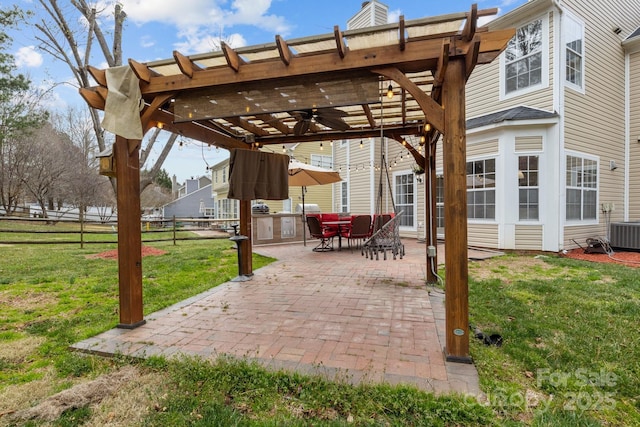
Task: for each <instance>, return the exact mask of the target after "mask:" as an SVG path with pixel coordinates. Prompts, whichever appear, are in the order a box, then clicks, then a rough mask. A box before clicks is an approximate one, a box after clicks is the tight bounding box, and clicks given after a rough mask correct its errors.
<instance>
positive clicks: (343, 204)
mask: <svg viewBox="0 0 640 427" xmlns="http://www.w3.org/2000/svg"><path fill="white" fill-rule="evenodd" d="M340 212H349V185H348V183H347V182H346V181H342V182H341V183H340Z"/></svg>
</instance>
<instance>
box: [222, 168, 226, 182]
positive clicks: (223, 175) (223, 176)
mask: <svg viewBox="0 0 640 427" xmlns="http://www.w3.org/2000/svg"><path fill="white" fill-rule="evenodd" d="M222 182H227V168H226V167H224V168H222Z"/></svg>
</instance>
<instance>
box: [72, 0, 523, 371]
mask: <svg viewBox="0 0 640 427" xmlns="http://www.w3.org/2000/svg"><path fill="white" fill-rule="evenodd" d="M496 13H497V9H487V10H478V8H477V6H476V5H473V6H472V8H471V11H470V12H466V13H454V14H449V15H443V16H437V17H431V18H424V19H419V20H412V21H405V20H404V17H401V18H400V21H399V22H398V23H396V24H388V25H383V26H378V27H370V28H364V29H358V30H346V31H341V30H340V28H339V27H337V26H336V27H334V31H333V33H330V34H324V35H319V36H313V37H305V38H300V39H293V40H285V39H283V38H282V37H280V36H276V37H275V41H274V42H273V43H267V44H263V45H258V46H249V47H243V48H238V49H233V48H231V47H230V46H229V45H227V44H225V43H222V46H221V51H220V52H209V53H205V54H200V55H191V56H186V55H183V54H181V53H180V52H177V51H174V52H173V56H172V58H170V59H166V60H161V61H152V62H148V63H145V64H143V63H139V62H136V61H134V60H132V59H130V60H129V67H131V69H132V70H133V72H134V73H135V75H136V76H137V78H138V79H139V87H140V91H141V95H142V100H143V101H144V105H145V107H144V109H143V110H142V112H141V122H142V128H143V129H144V130H145V131H147V130H148V129H150V128H151V127H154V126H158V127H162V128H164V129H166V130H168V131H171V132H174V133H178V134H180V135H184V136H185V137H189V138H193V139H196V140H199V141H202V142H203V143H206V144H210V145H216V146H218V147H221V148H225V149H235V148H240V149H249V150H255V149H258V148H259V147H261V146H266V145H272V144H291V143H304V142H311V141H326V140H343V139H357V138H369V137H379V136H381V135H382V136H386V137H388V138H390V139H393V140H395V141H398V143H400V144H402V145H403V146H405V147H406V149H407V150H408V151H409V153H410V154H411V155H412V156H413V158H414V159H415V161H416V163H417V164H418V165H420V166H421V167H424V168H425V171H428V173H431V174H435V172H434V171H433V170H432V169H433V166H434V165H435V161H434V156H435V149H434V147H435V141H436V140H437V139H438V137H439V136H440V135H443V136H444V156H445V159H444V165H445V200H446V201H447V203H446V204H445V217H446V220H447V225H448V227H447V240H446V241H445V248H446V254H445V255H446V259H445V265H446V270H447V290H446V292H447V297H446V309H447V330H446V337H447V342H446V352H447V357H450V358H451V359H452V360H460V361H467V360H468V359H469V355H468V345H469V340H468V325H467V321H468V320H467V317H468V308H467V304H468V302H467V276H466V274H467V271H466V270H467V264H466V262H467V261H466V259H467V257H466V251H467V247H466V243H467V242H466V199H465V197H464V195H465V194H466V182H465V162H466V158H465V145H466V136H465V134H466V129H465V101H464V87H465V83H466V81H467V79H468V78H469V75H470V74H471V72H472V71H473V69H474V67H475V66H476V65H477V64H485V63H489V62H492V61H493V60H494V59H495V58H496V57H497V56H498V55H499V54H500V52H502V50H503V49H504V48H505V47H506V44H507V42H508V41H509V40H510V39H511V37H512V36H513V35H514V30H501V31H493V32H489V31H488V30H487V29H486V28H479V27H478V26H477V20H478V18H479V17H483V16H491V15H495V14H496ZM89 71H90V73H91V75H92V76H93V77H94V79H95V80H96V82H97V83H98V85H97V86H95V87H93V88H90V89H81V94H82V96H83V97H84V99H85V100H86V102H87V103H88V104H89V105H91V106H92V107H95V108H98V109H104V108H105V100H106V98H107V97H108V95H109V93H108V92H109V90H108V87H107V79H106V77H105V70H99V69H96V68H93V67H90V69H89ZM389 85H391V87H392V89H393V90H394V93H395V95H394V99H392V100H388V99H386V97H385V96H384V95H385V93H386V91H387V87H388V86H389ZM398 94H399V96H398ZM323 111H330V112H332V114H334V116H333V117H336V118H331V119H330V120H329V119H324V120H323V119H322V117H320V114H321V113H322V112H323ZM301 120H306V121H307V123H304V126H300V125H296V124H299V121H301ZM414 135H422V136H424V137H425V139H426V147H425V148H426V149H425V153H426V157H425V156H424V155H422V154H421V153H419V152H418V150H416V149H415V147H412V146H411V145H410V144H407V143H406V139H405V138H406V137H410V136H414ZM138 151H139V141H130V140H126V139H124V138H123V137H120V136H117V138H116V143H115V146H114V154H115V159H116V179H117V180H118V222H119V228H118V231H119V250H120V251H121V253H120V257H119V260H123V261H119V262H120V264H119V269H120V324H121V326H122V327H135V326H137V325H139V324H140V323H142V322H144V319H143V317H142V301H141V296H140V295H141V287H142V272H141V254H140V233H139V228H140V222H139V192H136V185H135V183H134V181H137V180H139V164H136V161H135V159H136V157H137V156H138V155H139V153H138ZM122 166H127V167H122ZM425 187H426V200H427V203H433V200H434V197H433V196H434V188H435V187H433V186H425ZM432 187H433V188H432ZM138 189H139V185H138ZM461 195H462V196H461ZM249 203H250V201H241V207H240V219H241V221H240V233H241V234H244V235H246V236H249V237H250V236H251V235H252V233H251V208H250V205H249ZM434 220H435V218H429V219H428V223H430V224H431V227H428V230H429V231H428V233H430V234H431V237H435V234H434V233H435V225H434V222H432V221H434ZM450 224H456V225H455V226H452V227H449V225H450ZM456 228H457V230H454V229H456ZM121 230H123V233H125V232H126V233H127V236H124V235H120V231H121ZM136 231H137V233H136ZM120 237H122V239H120ZM121 240H122V242H123V243H122V244H121V243H120V241H121ZM242 244H243V245H245V246H244V248H243V251H242V253H243V259H242V263H241V264H242V265H243V266H244V267H243V268H244V271H243V272H241V274H248V275H250V274H252V265H251V252H252V247H251V239H249V240H247V241H245V242H244V243H242ZM125 259H126V260H127V261H124V260H125ZM426 262H427V264H428V265H429V267H430V268H428V269H427V270H428V272H429V273H428V275H427V279H428V280H431V279H433V277H434V276H433V274H434V273H433V272H434V270H433V267H434V265H433V262H434V260H433V259H429V258H427V259H426Z"/></svg>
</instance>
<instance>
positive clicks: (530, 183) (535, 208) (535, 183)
mask: <svg viewBox="0 0 640 427" xmlns="http://www.w3.org/2000/svg"><path fill="white" fill-rule="evenodd" d="M539 163H540V158H539V156H519V157H518V215H519V219H520V221H537V220H538V219H539V217H540V177H539V174H540V165H539Z"/></svg>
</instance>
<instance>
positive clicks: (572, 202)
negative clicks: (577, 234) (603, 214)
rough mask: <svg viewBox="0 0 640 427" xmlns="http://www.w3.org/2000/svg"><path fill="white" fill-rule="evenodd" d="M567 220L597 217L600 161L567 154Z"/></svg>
mask: <svg viewBox="0 0 640 427" xmlns="http://www.w3.org/2000/svg"><path fill="white" fill-rule="evenodd" d="M566 186H567V205H566V209H567V220H575V221H581V220H593V219H596V214H597V206H598V203H597V201H598V162H597V161H596V160H591V159H586V158H582V157H577V156H567V180H566Z"/></svg>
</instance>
